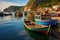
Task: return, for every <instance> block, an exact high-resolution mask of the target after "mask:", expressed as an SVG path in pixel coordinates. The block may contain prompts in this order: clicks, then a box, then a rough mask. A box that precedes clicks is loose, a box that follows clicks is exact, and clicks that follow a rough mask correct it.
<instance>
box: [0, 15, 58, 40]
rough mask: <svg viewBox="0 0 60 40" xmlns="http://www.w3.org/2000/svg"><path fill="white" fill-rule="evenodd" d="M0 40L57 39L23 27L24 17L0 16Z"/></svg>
mask: <svg viewBox="0 0 60 40" xmlns="http://www.w3.org/2000/svg"><path fill="white" fill-rule="evenodd" d="M0 40H58V39H57V38H56V37H54V36H52V35H51V34H50V35H48V36H47V35H44V34H42V33H39V32H33V31H30V30H28V29H27V28H25V26H24V17H21V18H18V17H13V16H3V17H0Z"/></svg>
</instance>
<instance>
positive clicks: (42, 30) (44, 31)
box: [24, 23, 49, 35]
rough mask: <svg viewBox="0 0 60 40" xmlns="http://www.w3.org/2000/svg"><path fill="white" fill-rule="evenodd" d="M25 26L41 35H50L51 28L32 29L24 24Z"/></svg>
mask: <svg viewBox="0 0 60 40" xmlns="http://www.w3.org/2000/svg"><path fill="white" fill-rule="evenodd" d="M24 26H25V27H26V28H27V29H29V30H31V31H36V32H40V33H43V34H45V35H48V33H49V29H48V28H49V27H46V28H30V27H29V26H27V25H26V24H25V23H24Z"/></svg>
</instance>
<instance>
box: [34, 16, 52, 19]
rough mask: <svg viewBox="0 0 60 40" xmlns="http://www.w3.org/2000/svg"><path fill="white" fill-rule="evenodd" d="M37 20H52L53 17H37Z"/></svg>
mask: <svg viewBox="0 0 60 40" xmlns="http://www.w3.org/2000/svg"><path fill="white" fill-rule="evenodd" d="M35 19H37V20H50V19H51V16H50V15H35Z"/></svg>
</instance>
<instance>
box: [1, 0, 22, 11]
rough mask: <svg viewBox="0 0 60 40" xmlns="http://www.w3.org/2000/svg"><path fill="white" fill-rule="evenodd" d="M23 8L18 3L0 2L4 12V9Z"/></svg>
mask: <svg viewBox="0 0 60 40" xmlns="http://www.w3.org/2000/svg"><path fill="white" fill-rule="evenodd" d="M12 5H13V6H21V5H20V4H17V3H12V2H6V1H2V0H0V11H3V9H5V8H7V7H9V6H12Z"/></svg>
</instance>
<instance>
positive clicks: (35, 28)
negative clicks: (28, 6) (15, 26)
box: [24, 19, 51, 35]
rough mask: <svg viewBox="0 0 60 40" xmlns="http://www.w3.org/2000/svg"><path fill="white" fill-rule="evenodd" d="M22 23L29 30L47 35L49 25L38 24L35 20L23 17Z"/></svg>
mask: <svg viewBox="0 0 60 40" xmlns="http://www.w3.org/2000/svg"><path fill="white" fill-rule="evenodd" d="M24 25H25V27H26V28H27V29H29V30H32V31H38V32H41V33H44V34H46V35H48V33H49V30H50V27H51V26H50V25H49V26H44V25H38V24H36V23H35V22H33V21H30V20H27V19H24Z"/></svg>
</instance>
